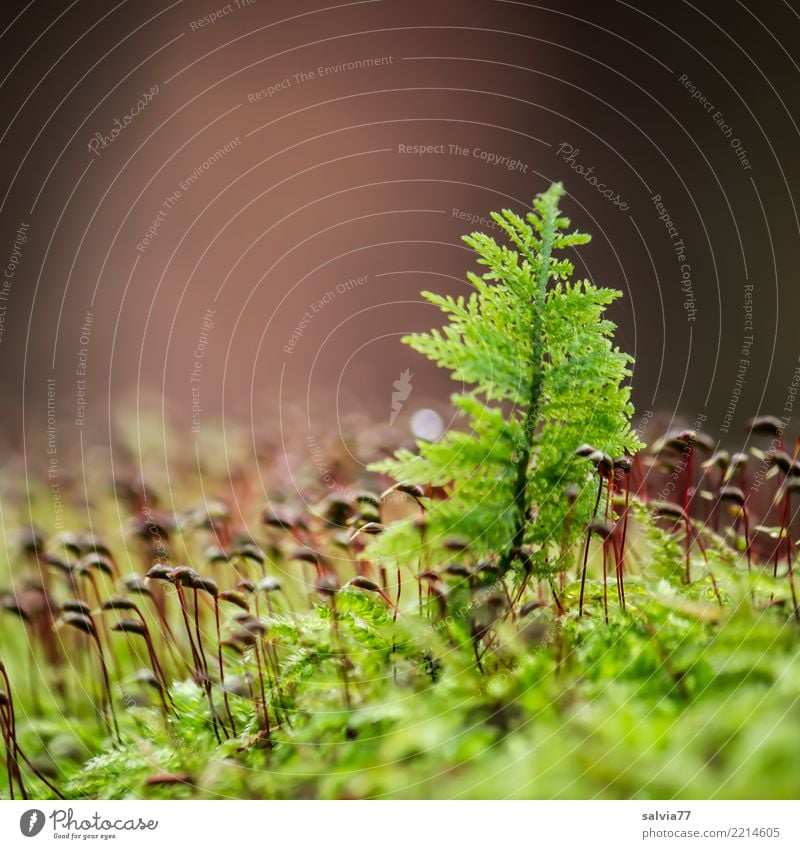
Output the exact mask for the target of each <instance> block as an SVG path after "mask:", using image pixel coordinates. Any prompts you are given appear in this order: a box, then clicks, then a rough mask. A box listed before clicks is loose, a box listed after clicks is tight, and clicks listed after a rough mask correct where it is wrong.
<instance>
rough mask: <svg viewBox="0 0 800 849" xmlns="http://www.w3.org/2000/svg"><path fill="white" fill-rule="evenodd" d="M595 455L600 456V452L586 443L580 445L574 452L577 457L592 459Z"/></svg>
mask: <svg viewBox="0 0 800 849" xmlns="http://www.w3.org/2000/svg"><path fill="white" fill-rule="evenodd" d="M595 453H597V454H599V453H600V452H599V451H598V450H597V449H596V448H595V447H594V445H589V444H588V443H586V442H584V443H583V444H582V445H579V446H578V447H577V448H576V449H575V451H574V454H575V456H576V457H586V458H589V457H591V456H592V454H595Z"/></svg>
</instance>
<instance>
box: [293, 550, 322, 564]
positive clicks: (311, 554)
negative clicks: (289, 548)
mask: <svg viewBox="0 0 800 849" xmlns="http://www.w3.org/2000/svg"><path fill="white" fill-rule="evenodd" d="M289 559H290V560H300V561H302V562H303V563H310V564H311V565H312V566H316V565H317V564H318V563H319V560H320V558H319V555H318V554H317V552H316V551H314V550H313V549H311V548H296V549H295V550H294V551H293V552H292V554H291V556H290V557H289Z"/></svg>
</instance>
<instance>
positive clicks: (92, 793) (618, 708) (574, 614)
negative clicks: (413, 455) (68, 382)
mask: <svg viewBox="0 0 800 849" xmlns="http://www.w3.org/2000/svg"><path fill="white" fill-rule="evenodd" d="M748 433H749V437H748V443H749V445H750V448H749V450H748V453H738V454H733V455H729V454H727V453H725V452H722V451H714V446H713V445H712V444H711V443H710V442H709V441H708V440H706V439H704V438H703V437H702V436H701V435H699V434H697V433H694V432H693V431H690V430H683V431H676V432H671V433H669V434H667V435H666V436H665V437H663V438H662V439H659V440H657V441H656V442H655V443H654V447H653V448H652V449H651V450H649V451H647V452H643V453H642V454H640V455H637V456H636V457H633V458H620V459H615V458H610V457H606V456H605V455H603V454H602V453H601V452H598V451H595V450H594V449H593V448H592V446H585V445H582V446H577V447H576V454H577V456H579V457H580V458H583V459H584V460H585V462H586V463H587V467H588V468H589V469H591V470H593V474H594V476H595V477H594V479H595V481H596V486H597V498H596V506H595V514H594V517H593V518H592V521H591V522H590V523H589V524H588V526H587V527H586V528H585V529H584V533H583V535H582V537H581V539H580V541H579V544H577V545H576V546H575V547H574V549H572V550H571V551H569V552H568V556H566V557H560V558H559V559H558V563H557V568H556V570H555V571H553V572H552V573H550V574H537V573H536V571H535V570H527V569H525V568H524V563H525V553H524V551H522V552H517V557H518V559H519V561H520V562H521V563H522V567H521V568H515V569H513V570H506V571H503V568H502V565H501V562H500V559H499V558H492V557H489V558H483V559H478V558H477V557H475V556H473V554H472V553H471V542H470V540H469V539H463V538H449V539H444V540H439V541H437V543H436V544H437V545H438V546H439V552H440V554H441V553H444V558H443V559H442V558H441V557H440V558H439V559H438V560H437V561H436V565H432V563H426V562H422V560H421V559H420V558H416V559H413V560H410V559H409V560H406V561H402V560H399V559H398V560H392V561H391V562H388V561H384V560H375V559H371V558H370V547H369V541H370V539H371V537H373V536H375V535H380V534H381V533H382V532H384V528H385V527H386V526H387V524H389V523H391V522H392V521H395V520H396V519H397V518H398V517H401V518H405V519H406V520H411V521H414V522H415V523H416V524H417V526H418V527H420V528H424V525H425V521H426V518H425V517H426V512H427V510H428V509H429V507H430V505H431V504H432V502H433V501H434V500H436V499H437V498H442V497H445V493H443V492H442V491H441V490H439V489H436V488H432V487H428V486H427V485H425V483H424V482H421V484H417V483H405V482H404V483H400V484H397V483H395V484H393V485H392V486H390V488H389V489H388V490H385V491H384V492H383V493H382V494H378V491H379V489H380V487H381V485H382V484H381V482H380V480H379V479H378V478H376V477H375V476H371V477H366V478H364V477H361V478H357V479H355V480H352V481H351V480H347V479H345V478H342V481H341V483H340V485H339V486H338V487H337V491H336V493H334V494H331V493H328V494H327V495H326V496H325V497H324V498H320V499H319V500H318V501H316V502H315V503H313V504H310V503H308V502H306V503H303V504H301V503H300V502H299V501H298V502H296V503H292V502H291V501H289V500H288V499H286V500H282V501H280V505H278V504H276V503H274V502H273V503H271V504H270V505H269V506H267V507H266V508H265V507H264V505H263V504H262V505H258V504H257V503H256V502H255V501H254V499H253V496H252V493H253V487H252V483H253V482H252V481H249V480H245V479H240V480H237V481H235V482H233V484H231V482H230V481H227V482H225V481H223V480H222V479H220V480H218V481H213V480H209V479H205V480H204V486H205V492H206V496H208V495H209V492H210V491H211V490H213V487H214V486H215V485H217V486H218V487H219V490H220V491H226V493H227V501H218V502H209V501H207V500H204V501H202V506H201V507H196V506H195V504H196V500H194V499H191V496H190V494H187V493H183V494H182V495H181V497H182V498H185V499H186V502H185V503H186V504H187V505H188V506H187V507H186V508H185V509H183V510H181V509H175V507H174V502H175V498H174V497H173V498H172V499H171V501H170V507H169V508H167V507H166V506H165V505H164V503H163V502H161V501H160V499H159V498H158V497H157V495H156V494H155V493H154V492H153V491H151V490H150V489H149V488H148V487H147V486H145V485H143V484H142V483H141V482H140V481H139V482H132V481H128V482H119V481H117V482H116V484H115V488H114V490H113V493H112V494H110V495H108V496H107V497H106V498H105V499H95V506H94V507H93V512H92V520H93V521H92V527H93V529H94V531H95V535H90V534H87V533H84V532H81V531H78V532H75V533H71V532H63V531H62V532H59V533H51V534H46V533H44V532H42V531H40V530H37V529H35V528H34V527H33V525H32V523H31V522H26V523H24V526H23V527H22V528H21V530H20V532H19V535H18V536H17V537H14V538H13V540H12V534H11V532H10V531H8V530H7V545H6V550H7V551H8V552H9V554H8V564H7V570H4V571H5V576H6V577H5V580H6V582H7V587H6V589H5V590H3V591H2V610H3V613H2V616H0V730H2V737H3V743H4V749H5V771H6V778H7V780H6V781H5V783H4V787H3V789H2V791H0V792H2V795H3V796H4V797H7V798H52V797H69V798H82V797H90V798H124V797H142V796H148V797H155V798H164V797H167V798H173V797H174V798H189V797H201V798H226V797H227V798H230V797H232V798H298V797H314V798H343V797H346V798H353V797H355V798H364V797H370V798H372V797H386V796H389V797H413V798H434V797H447V798H451V797H493V798H494V797H500V798H504V797H507V796H508V797H524V798H551V797H575V798H593V797H601V798H609V797H610V798H671V797H687V798H691V797H707V798H714V797H723V798H726V797H747V798H752V797H764V798H782V797H787V798H794V797H796V796H797V794H798V791H799V790H800V778H798V771H797V768H796V764H797V760H798V756H800V740H799V739H798V735H797V733H796V728H797V719H798V682H800V661H799V660H798V639H797V637H798V622H797V618H798V609H797V602H796V591H795V586H794V578H793V558H794V553H795V541H794V535H795V533H796V531H795V530H794V528H795V524H796V523H795V518H796V504H795V502H796V499H794V498H793V495H794V493H795V491H796V490H798V488H800V463H799V462H798V460H797V453H798V452H797V446H793V447H790V448H789V449H788V450H787V447H786V446H785V445H784V441H783V435H782V423H781V422H780V421H778V420H775V419H772V418H770V417H760V418H759V419H756V420H754V421H752V422H751V423H750V424H749V427H748ZM364 483H366V484H368V485H372V486H373V487H374V489H375V491H373V490H370V489H359V488H357V487H358V486H359V485H363V484H364ZM386 483H389V482H388V481H384V482H383V485H385V484H386ZM376 484H377V486H376ZM173 496H174V493H173ZM553 497H557V498H563V499H565V500H566V501H567V502H569V501H570V499H572V498H574V493H572V492H570V491H569V489H567V491H565V492H563V493H560V494H554V495H553ZM279 500H280V499H279ZM5 512H6V513H8V510H6V511H5ZM77 515H78V514H77V513H75V516H76V517H77ZM123 515H124V516H125V518H124V522H121V521H120V518H121V517H122V516H123ZM34 518H35V517H34ZM46 519H47V517H44V518H43V520H44V521H46ZM75 521H76V522H78V521H79V520H78V519H77V518H76V519H75ZM100 532H104V534H105V535H104V536H100V535H99V534H100ZM12 542H13V545H12Z"/></svg>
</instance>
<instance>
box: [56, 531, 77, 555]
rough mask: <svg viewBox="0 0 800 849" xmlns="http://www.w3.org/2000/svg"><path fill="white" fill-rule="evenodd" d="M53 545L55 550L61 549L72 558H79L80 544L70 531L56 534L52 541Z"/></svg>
mask: <svg viewBox="0 0 800 849" xmlns="http://www.w3.org/2000/svg"><path fill="white" fill-rule="evenodd" d="M53 545H55V546H56V547H57V548H63V549H64V550H65V551H67V552H68V553H69V554H71V555H72V556H73V557H80V556H81V553H82V551H81V544H80V541H79V540H78V538H77V537H76V536H75V534H73V533H71V532H70V531H63V532H62V533H60V534H57V535H56V536H55V538H54V539H53Z"/></svg>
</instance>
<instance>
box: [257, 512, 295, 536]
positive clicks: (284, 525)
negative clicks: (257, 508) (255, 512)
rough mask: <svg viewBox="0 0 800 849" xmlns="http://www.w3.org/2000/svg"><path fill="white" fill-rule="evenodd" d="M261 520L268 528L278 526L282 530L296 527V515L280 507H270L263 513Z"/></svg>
mask: <svg viewBox="0 0 800 849" xmlns="http://www.w3.org/2000/svg"><path fill="white" fill-rule="evenodd" d="M261 522H262V524H264V525H266V526H267V527H268V528H276V529H278V530H281V531H291V530H293V529H294V525H295V522H294V517H293V516H292V515H291V514H290V513H289V512H288V511H286V510H282V509H280V508H278V507H275V508H268V509H266V510H264V512H263V513H262V514H261Z"/></svg>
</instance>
